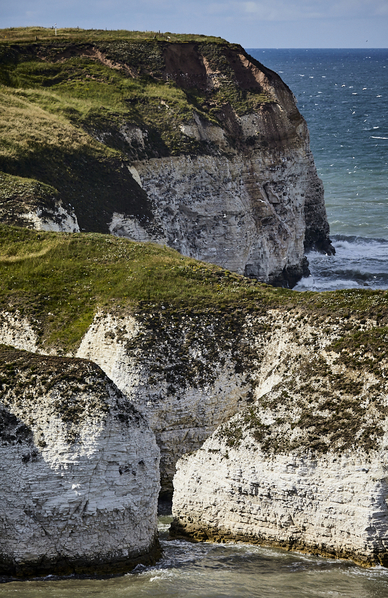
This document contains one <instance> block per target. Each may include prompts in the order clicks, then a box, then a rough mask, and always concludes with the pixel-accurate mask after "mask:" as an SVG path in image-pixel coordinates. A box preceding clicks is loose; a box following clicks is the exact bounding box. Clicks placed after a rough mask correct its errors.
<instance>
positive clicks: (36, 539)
mask: <svg viewBox="0 0 388 598" xmlns="http://www.w3.org/2000/svg"><path fill="white" fill-rule="evenodd" d="M0 356H1V365H0V374H1V392H0V399H1V403H0V473H1V485H0V487H1V489H0V574H1V575H4V576H7V577H30V576H44V575H48V574H60V575H67V574H71V573H76V574H81V573H91V574H106V573H118V572H124V571H128V570H130V569H131V568H133V567H134V566H135V565H136V564H137V563H146V564H147V563H150V562H154V561H155V559H156V558H157V556H158V554H159V551H158V543H157V539H156V523H157V521H156V515H157V513H156V510H157V496H158V492H159V467H158V466H159V450H158V448H157V446H156V443H155V437H154V434H153V433H152V432H151V430H150V429H149V428H148V426H147V424H146V422H145V420H144V418H143V417H142V416H141V414H140V413H139V412H137V411H136V410H135V409H134V408H133V406H132V405H131V404H129V403H128V401H127V400H126V399H125V397H124V396H123V395H122V393H121V392H120V391H119V390H118V389H117V387H116V386H115V385H114V384H113V383H112V382H111V381H110V380H109V379H108V378H107V377H106V376H105V374H104V373H103V372H102V371H101V370H100V368H99V367H98V366H96V365H95V364H93V363H90V362H88V361H85V360H78V359H65V358H57V357H42V356H36V355H32V354H31V353H26V352H24V351H17V350H14V349H10V348H6V347H4V346H0Z"/></svg>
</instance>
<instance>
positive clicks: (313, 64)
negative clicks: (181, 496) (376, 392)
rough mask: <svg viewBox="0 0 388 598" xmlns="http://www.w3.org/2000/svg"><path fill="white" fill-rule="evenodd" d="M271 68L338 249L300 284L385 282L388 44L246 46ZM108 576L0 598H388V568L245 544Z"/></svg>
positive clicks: (171, 555) (175, 553) (167, 551)
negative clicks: (299, 121)
mask: <svg viewBox="0 0 388 598" xmlns="http://www.w3.org/2000/svg"><path fill="white" fill-rule="evenodd" d="M250 52H251V54H253V55H254V56H255V57H256V58H257V59H258V60H260V61H261V62H263V63H264V64H265V65H266V66H268V67H269V68H272V69H274V70H277V71H278V72H279V73H280V75H281V76H282V78H283V79H284V80H285V81H286V83H287V84H288V85H289V86H290V87H291V89H292V90H293V92H294V94H295V96H296V97H297V99H298V106H299V109H300V111H301V112H302V114H303V115H304V117H305V118H306V120H307V123H308V126H309V129H310V134H311V146H312V149H313V152H314V155H315V160H316V164H317V167H318V173H319V175H320V176H321V178H322V179H323V181H324V185H325V192H326V202H327V211H328V217H329V222H330V224H331V230H332V233H333V239H334V244H335V246H336V249H337V254H336V256H334V257H328V256H322V255H318V254H310V255H309V260H310V264H311V269H312V276H311V277H309V278H306V279H303V280H302V282H301V283H299V285H298V287H297V288H298V289H299V290H304V289H306V288H307V289H308V288H313V289H314V288H316V289H318V290H324V289H331V288H339V287H346V286H364V285H368V286H369V287H370V288H388V211H387V208H388V191H387V189H388V165H387V164H388V72H387V71H388V50H369V51H365V50H250ZM168 525H169V521H168V519H166V518H161V520H160V532H161V541H162V546H163V549H164V556H163V559H162V560H161V561H160V562H159V563H158V564H157V565H156V566H155V567H150V568H142V567H139V568H138V569H137V570H136V571H135V572H133V573H131V574H128V575H125V576H122V577H117V578H113V579H105V580H101V579H100V580H96V579H94V580H91V579H75V578H70V579H62V580H57V579H54V578H47V579H45V580H34V581H29V582H11V583H4V584H1V585H0V598H78V597H79V598H141V597H144V598H147V597H153V598H280V597H281V598H388V570H387V569H383V568H374V569H362V568H360V567H357V566H356V565H354V564H353V563H351V562H346V561H338V560H331V559H324V558H318V557H313V556H309V555H302V554H297V553H288V552H285V551H281V550H273V549H267V548H260V547H257V546H250V545H239V544H229V545H218V544H203V543H199V544H191V543H188V542H183V541H173V542H169V541H168V540H167V529H168Z"/></svg>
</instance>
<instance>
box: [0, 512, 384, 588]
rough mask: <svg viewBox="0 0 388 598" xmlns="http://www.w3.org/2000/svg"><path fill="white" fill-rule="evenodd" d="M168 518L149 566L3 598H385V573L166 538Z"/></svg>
mask: <svg viewBox="0 0 388 598" xmlns="http://www.w3.org/2000/svg"><path fill="white" fill-rule="evenodd" d="M170 521H171V517H160V518H159V533H160V540H161V544H162V547H163V558H162V559H161V561H160V562H159V563H158V564H157V565H156V566H155V567H141V566H140V567H138V568H137V571H135V572H133V573H130V574H127V575H124V576H122V577H115V578H111V579H76V578H68V579H59V580H50V579H49V578H46V579H44V580H43V579H42V580H35V581H27V582H10V583H6V584H2V585H1V586H0V596H1V597H2V598H11V597H12V598H17V597H18V596H20V597H23V598H77V597H78V596H79V597H80V598H81V597H82V598H102V597H104V598H140V597H142V596H144V597H147V596H153V597H155V596H157V597H158V598H250V597H252V598H278V597H279V596H282V597H285V598H326V597H327V598H333V597H336V598H388V570H387V569H383V568H381V567H376V568H373V569H363V568H361V567H357V566H356V565H354V564H353V563H351V562H347V561H339V560H334V559H325V558H319V557H315V556H310V555H305V554H299V553H295V552H286V551H282V550H275V549H270V548H265V547H259V546H253V545H250V544H212V543H202V542H200V543H197V544H192V543H190V542H186V541H182V540H172V541H168V528H169V524H170Z"/></svg>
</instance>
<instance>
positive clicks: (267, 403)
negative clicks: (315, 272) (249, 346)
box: [173, 313, 388, 566]
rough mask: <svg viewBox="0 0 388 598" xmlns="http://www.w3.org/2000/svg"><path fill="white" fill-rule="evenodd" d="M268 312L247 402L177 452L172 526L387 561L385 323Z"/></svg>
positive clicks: (177, 530) (180, 531)
mask: <svg viewBox="0 0 388 598" xmlns="http://www.w3.org/2000/svg"><path fill="white" fill-rule="evenodd" d="M278 316H279V314H276V313H273V314H272V317H273V320H272V321H273V325H274V328H275V331H274V334H273V335H272V338H270V339H268V340H269V342H268V343H267V345H266V349H265V354H264V355H263V358H262V359H261V360H260V362H257V365H256V368H257V369H256V374H253V378H254V379H255V380H256V389H255V395H256V400H255V402H254V404H252V405H251V406H249V407H248V408H245V409H244V410H242V411H241V412H240V413H239V414H238V415H236V416H235V417H234V418H232V419H231V420H230V421H229V422H228V423H227V424H225V425H223V426H221V427H220V428H218V430H216V431H215V432H214V434H213V435H212V437H211V438H209V439H208V440H207V441H206V442H205V444H204V445H203V447H202V448H201V449H199V450H198V451H197V452H196V453H195V454H194V455H190V456H184V457H182V459H181V460H180V461H178V463H177V474H176V476H175V478H174V502H173V514H174V517H175V522H174V528H173V529H174V532H173V533H174V534H175V535H177V536H180V535H182V536H189V537H191V538H194V539H197V540H204V539H205V540H206V539H210V540H216V541H228V540H242V541H247V542H254V543H259V544H264V545H273V546H280V547H285V548H287V549H296V550H301V551H306V552H310V553H315V554H322V555H325V556H334V557H339V558H351V559H353V560H355V561H356V562H357V563H359V564H361V565H376V564H383V565H385V566H387V565H388V542H387V533H388V507H387V502H386V496H387V491H388V486H387V469H388V461H387V448H388V420H387V396H388V387H387V382H386V372H387V367H388V361H387V354H386V352H385V347H384V342H383V341H384V338H385V335H386V328H384V327H381V328H378V327H376V325H375V322H373V320H365V319H363V320H362V322H357V321H355V320H352V321H350V322H349V321H346V319H345V320H341V319H339V318H337V319H336V321H333V320H331V318H328V319H326V320H325V321H321V322H319V323H318V322H316V323H314V321H312V320H307V321H306V320H304V319H303V318H301V319H299V318H295V317H294V316H292V315H289V316H288V317H284V316H283V317H282V318H281V319H279V317H278ZM330 320H331V322H330ZM301 322H302V324H303V325H301ZM361 338H362V342H361V343H360V339H361Z"/></svg>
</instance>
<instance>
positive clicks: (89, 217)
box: [0, 27, 273, 232]
mask: <svg viewBox="0 0 388 598" xmlns="http://www.w3.org/2000/svg"><path fill="white" fill-rule="evenodd" d="M186 54H187V55H186ZM238 54H242V55H245V52H244V50H243V49H242V48H241V47H239V46H235V45H232V44H228V43H227V42H226V41H225V40H222V39H221V38H213V37H205V36H195V35H194V36H189V35H176V34H156V33H140V32H128V31H114V32H113V31H94V30H91V31H84V30H78V29H65V30H60V31H59V32H58V35H55V31H54V30H53V29H45V28H39V27H38V28H16V29H4V30H0V109H1V116H0V137H1V139H2V144H1V150H0V171H2V172H4V173H7V174H8V175H13V176H18V177H25V178H27V179H29V178H31V179H34V180H36V181H39V182H40V183H42V184H44V185H46V186H50V187H51V188H53V191H54V194H56V195H57V196H58V197H59V198H60V199H61V201H62V202H63V204H64V205H65V206H67V205H68V204H70V206H72V207H74V209H75V211H76V214H77V217H78V221H79V225H80V229H81V230H89V231H91V230H92V231H96V232H108V229H107V222H106V220H107V219H106V217H105V215H106V213H110V212H112V210H113V211H117V212H120V213H123V212H124V213H130V214H133V215H135V216H137V217H139V218H140V215H141V216H142V219H143V221H144V222H143V223H147V222H148V224H150V221H152V217H151V215H150V210H149V205H148V202H147V198H146V195H145V193H144V192H143V191H142V189H141V188H140V187H139V186H138V185H137V183H136V182H135V181H134V180H133V178H132V176H131V174H130V173H129V172H128V169H127V168H126V167H125V166H126V165H127V164H128V161H130V160H133V159H146V158H150V157H162V156H170V155H172V156H174V155H180V154H195V155H198V154H209V153H210V154H212V153H218V152H219V148H218V147H216V146H214V144H212V143H211V142H208V141H202V140H197V139H195V138H193V137H191V136H187V135H185V134H184V133H183V132H182V130H181V128H180V127H181V125H182V123H186V122H191V121H193V118H194V115H197V117H200V118H201V119H202V121H203V122H207V123H213V124H220V125H222V124H224V125H225V118H227V117H226V116H225V107H227V108H228V110H230V109H231V110H233V111H234V112H235V113H236V114H239V115H241V114H245V113H249V112H251V111H252V110H254V109H255V108H257V107H258V106H260V105H263V104H265V103H267V102H271V101H273V100H272V99H271V98H270V97H269V96H268V94H267V93H266V92H265V91H264V90H263V89H261V88H260V86H259V85H257V82H254V81H245V80H244V81H243V80H241V81H238V80H236V65H235V64H234V63H235V61H236V55H238ZM200 56H201V58H199V57H200ZM202 60H206V61H207V64H208V68H209V69H210V71H211V72H212V73H213V72H214V73H219V72H220V73H222V76H221V78H220V83H217V85H214V87H213V88H209V87H208V86H207V85H206V84H205V79H206V73H205V70H204V66H203V64H202V62H201V61H202ZM252 60H253V59H252ZM240 68H241V67H240ZM187 71H188V72H187ZM240 75H241V76H240V78H241V79H244V76H245V77H246V75H244V76H243V75H242V74H241V73H240ZM237 76H238V74H237ZM135 129H136V134H135V133H134V130H135ZM139 131H140V132H139ZM232 137H233V135H232ZM235 142H236V140H234V143H235ZM30 189H31V187H30ZM52 197H54V195H52ZM36 198H37V202H38V203H39V193H38V194H37V195H36ZM2 199H3V202H4V201H6V199H7V198H6V197H4V194H3V197H2ZM17 200H18V201H19V202H20V203H21V204H24V200H23V196H22V195H20V196H18V195H17V193H16V194H15V193H14V195H13V197H12V201H11V202H10V204H9V208H11V209H12V205H13V204H15V202H16V201H17ZM30 203H31V202H30ZM91 206H93V208H91ZM9 211H10V210H8V213H9ZM9 220H10V217H9V216H8V220H7V218H5V219H3V221H8V222H9ZM13 223H14V224H20V222H19V221H18V219H17V218H15V219H14V220H13Z"/></svg>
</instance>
